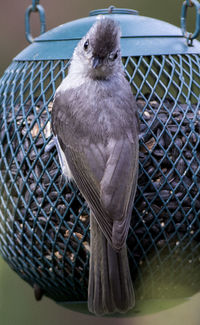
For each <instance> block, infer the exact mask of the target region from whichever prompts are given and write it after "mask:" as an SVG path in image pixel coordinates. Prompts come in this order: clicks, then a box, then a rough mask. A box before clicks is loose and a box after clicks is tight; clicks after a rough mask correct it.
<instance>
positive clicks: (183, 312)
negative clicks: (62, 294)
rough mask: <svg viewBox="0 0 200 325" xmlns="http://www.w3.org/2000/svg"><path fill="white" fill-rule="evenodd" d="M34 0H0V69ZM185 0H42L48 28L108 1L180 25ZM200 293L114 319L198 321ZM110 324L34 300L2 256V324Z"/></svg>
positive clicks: (18, 47) (18, 42) (173, 323)
mask: <svg viewBox="0 0 200 325" xmlns="http://www.w3.org/2000/svg"><path fill="white" fill-rule="evenodd" d="M31 2H32V1H31V0H20V1H14V0H6V1H5V0H4V1H3V0H0V49H1V50H0V75H2V74H3V72H4V70H5V69H6V67H7V66H8V65H9V64H10V63H11V61H12V58H13V57H15V56H16V55H17V54H18V53H19V52H20V51H22V50H23V49H24V48H25V47H26V46H28V43H27V41H26V39H25V27H24V13H25V9H26V8H27V6H29V5H30V4H31ZM182 2H183V1H182V0H168V1H164V0H162V1H160V0H134V1H131V0H123V1H122V0H119V1H116V0H113V1H106V0H98V1H97V0H93V1H89V0H84V1H83V0H73V1H67V0H57V1H53V0H51V1H50V0H41V1H40V4H41V5H43V7H44V8H45V11H46V22H47V30H49V29H52V28H53V27H56V26H58V25H60V24H63V23H65V22H68V21H71V20H74V19H78V18H81V17H85V16H88V14H89V11H90V10H93V9H99V8H106V7H109V6H110V5H115V6H116V7H123V8H131V9H136V10H138V11H139V13H140V15H143V16H149V17H154V18H157V19H160V20H164V21H167V22H169V23H171V24H174V25H176V26H180V12H181V6H182ZM195 17H196V13H195V9H194V8H190V9H189V10H188V13H187V30H188V31H191V32H193V31H194V29H195ZM31 27H32V34H33V35H35V36H36V35H38V34H39V19H38V15H37V14H35V13H33V14H32V15H31ZM199 305H200V295H196V296H194V297H191V298H190V299H188V300H187V301H185V302H184V303H182V304H181V305H179V306H177V307H174V308H171V309H168V310H165V311H162V312H159V313H155V314H151V315H146V316H140V317H134V318H133V317H130V318H120V319H115V324H116V325H118V324H124V325H130V324H134V325H147V324H148V325H151V324H154V325H165V324H170V325H180V324H181V325H188V324H190V325H197V324H198V325H199V322H200V311H199ZM94 321H95V322H97V324H101V323H102V322H104V324H105V325H106V324H111V322H112V323H113V319H111V318H106V319H103V318H94V317H93V316H88V315H83V314H81V313H77V312H73V311H70V310H68V309H65V308H63V307H60V306H58V305H57V304H56V303H54V302H52V301H50V300H49V299H47V298H43V300H42V301H41V302H39V303H38V302H36V301H35V300H34V296H33V291H32V288H31V287H29V285H27V284H26V283H24V282H23V281H22V280H21V279H20V278H19V277H18V276H17V275H16V274H15V273H14V272H13V271H12V270H11V269H10V268H9V267H8V266H7V264H6V263H5V262H4V261H3V260H2V258H1V257H0V325H24V324H27V323H28V325H33V324H34V325H37V324H43V325H47V324H48V325H49V324H50V325H54V324H60V325H62V324H69V323H71V322H73V324H74V325H77V324H80V322H81V323H82V324H88V325H90V324H93V322H94Z"/></svg>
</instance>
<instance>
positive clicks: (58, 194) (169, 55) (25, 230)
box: [0, 0, 200, 302]
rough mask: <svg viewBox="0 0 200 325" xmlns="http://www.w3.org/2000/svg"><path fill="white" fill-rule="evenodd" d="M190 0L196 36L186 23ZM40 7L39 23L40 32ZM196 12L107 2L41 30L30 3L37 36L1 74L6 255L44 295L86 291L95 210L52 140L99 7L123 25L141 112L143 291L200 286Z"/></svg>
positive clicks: (160, 293)
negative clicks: (77, 53)
mask: <svg viewBox="0 0 200 325" xmlns="http://www.w3.org/2000/svg"><path fill="white" fill-rule="evenodd" d="M191 5H193V6H195V8H196V21H197V23H196V31H195V32H194V33H193V34H191V33H188V32H187V31H186V27H185V26H186V13H187V10H190V6H191ZM32 11H37V12H38V13H39V15H40V21H41V35H40V36H39V37H37V38H35V39H33V37H32V36H31V32H30V15H31V12H32ZM199 12H200V5H199V2H198V1H197V0H192V1H185V2H184V3H183V5H182V12H181V28H179V27H176V26H173V25H171V24H169V23H166V22H164V21H160V20H157V19H153V18H149V17H143V16H140V15H139V14H138V12H136V11H134V10H130V9H118V8H115V7H110V8H109V9H100V10H94V11H91V12H90V14H89V17H86V18H82V19H78V20H75V21H72V22H68V23H66V24H64V25H61V26H58V27H56V28H54V29H52V30H50V31H48V32H45V33H44V31H45V16H44V9H43V8H42V6H40V5H39V1H33V4H32V6H30V7H29V8H28V9H27V11H26V36H27V39H28V40H29V41H30V42H31V45H29V46H28V47H27V48H25V49H24V50H23V51H22V52H21V53H20V54H19V55H17V56H16V57H15V58H14V59H13V61H12V63H11V64H10V66H9V67H8V68H7V70H6V71H5V73H4V75H3V76H2V78H1V80H0V135H1V142H0V191H1V194H0V253H1V256H2V257H3V258H4V259H5V260H6V261H7V263H8V264H9V265H10V267H11V268H12V269H13V270H14V271H15V272H17V273H18V274H19V276H20V277H21V278H22V279H24V280H25V281H27V282H28V283H29V284H30V285H31V286H33V287H34V288H35V294H36V298H37V299H40V298H41V296H42V294H45V295H46V296H48V297H50V298H52V299H53V300H55V301H57V302H76V301H86V300H87V286H88V264H89V254H90V249H89V245H90V230H89V216H88V213H89V210H88V207H87V204H86V202H85V201H84V198H83V197H82V195H81V194H80V192H79V190H78V189H77V187H76V185H75V184H73V183H71V182H66V180H65V178H64V177H63V175H62V172H61V168H60V165H59V160H58V155H57V151H56V148H55V147H54V146H51V145H50V144H51V140H52V131H51V110H52V101H53V96H54V93H55V90H56V88H57V87H58V86H59V84H60V83H61V81H62V79H63V78H64V77H65V76H66V75H67V73H68V68H69V64H70V58H71V56H72V53H73V50H74V48H75V46H76V45H77V43H78V41H79V40H80V39H81V38H82V37H83V36H84V35H85V34H86V33H87V31H88V30H89V28H90V27H91V26H92V25H93V24H94V23H95V21H96V20H97V19H98V18H99V15H106V16H108V17H110V18H113V19H115V20H117V21H118V22H119V24H120V26H121V31H122V35H121V52H122V63H123V66H124V73H125V75H126V77H127V79H128V81H129V82H130V85H131V87H132V91H133V93H134V95H135V96H136V100H137V105H138V112H139V116H140V162H139V165H140V171H139V178H138V188H137V194H136V197H135V203H134V208H133V215H132V221H131V226H130V231H129V235H128V239H127V246H128V256H129V263H130V270H131V275H132V279H133V282H134V287H135V290H136V299H146V298H158V297H162V298H163V297H182V296H188V295H191V294H194V293H195V292H197V291H198V290H199V289H200V272H199V266H200V259H199V256H200V137H199V133H200V96H199V94H200V43H199V42H198V41H197V40H195V38H196V37H197V36H198V34H199V29H200V27H199V26H200V25H199V21H200V13H199ZM124 168H126V166H124ZM180 288H184V290H182V289H181V290H179V289H180Z"/></svg>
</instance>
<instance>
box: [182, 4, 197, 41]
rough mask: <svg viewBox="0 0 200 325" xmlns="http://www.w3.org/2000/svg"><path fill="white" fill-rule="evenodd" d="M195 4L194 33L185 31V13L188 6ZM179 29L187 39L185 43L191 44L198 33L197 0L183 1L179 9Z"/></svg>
mask: <svg viewBox="0 0 200 325" xmlns="http://www.w3.org/2000/svg"><path fill="white" fill-rule="evenodd" d="M193 6H195V9H196V29H195V31H194V33H193V34H192V33H189V32H187V31H186V15H187V9H188V7H193ZM181 30H182V34H183V36H184V37H185V38H186V39H187V44H188V45H189V46H192V41H193V39H194V38H196V37H197V36H198V35H199V33H200V3H199V1H197V0H186V1H184V2H183V5H182V9H181Z"/></svg>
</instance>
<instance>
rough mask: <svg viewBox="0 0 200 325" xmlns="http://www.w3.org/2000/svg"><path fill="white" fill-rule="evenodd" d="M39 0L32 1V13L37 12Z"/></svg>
mask: <svg viewBox="0 0 200 325" xmlns="http://www.w3.org/2000/svg"><path fill="white" fill-rule="evenodd" d="M39 2H40V0H32V7H33V11H37V5H39Z"/></svg>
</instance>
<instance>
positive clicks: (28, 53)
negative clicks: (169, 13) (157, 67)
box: [14, 7, 200, 61]
mask: <svg viewBox="0 0 200 325" xmlns="http://www.w3.org/2000/svg"><path fill="white" fill-rule="evenodd" d="M99 15H106V16H107V17H110V18H112V19H115V20H117V21H118V22H119V23H120V26H121V31H122V36H121V51H122V56H140V55H162V54H166V55H167V54H190V53H191V54H198V53H200V42H198V41H197V40H193V46H188V45H187V42H186V39H185V37H184V36H183V34H182V32H181V28H178V27H176V26H174V25H172V24H169V23H167V22H164V21H161V20H158V19H153V18H149V17H144V16H140V15H138V12H137V11H135V10H131V9H121V8H114V7H110V8H109V9H99V10H93V11H91V12H90V15H89V17H86V18H81V19H78V20H74V21H71V22H68V23H66V24H63V25H60V26H58V27H56V28H53V29H52V30H50V31H48V32H46V33H44V34H42V35H41V36H39V37H37V38H36V39H35V40H34V42H33V43H32V44H31V45H29V46H28V47H27V48H25V49H24V50H23V51H22V52H21V53H20V54H18V55H17V56H16V57H15V58H14V60H16V61H24V60H31V61H32V60H59V59H63V60H65V59H70V58H71V56H72V54H73V51H74V48H75V46H76V45H77V43H78V41H79V40H80V39H81V38H82V37H83V36H84V35H85V34H86V33H87V31H88V30H89V29H90V27H91V26H92V25H93V24H94V23H95V21H96V20H97V19H98V18H99Z"/></svg>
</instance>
